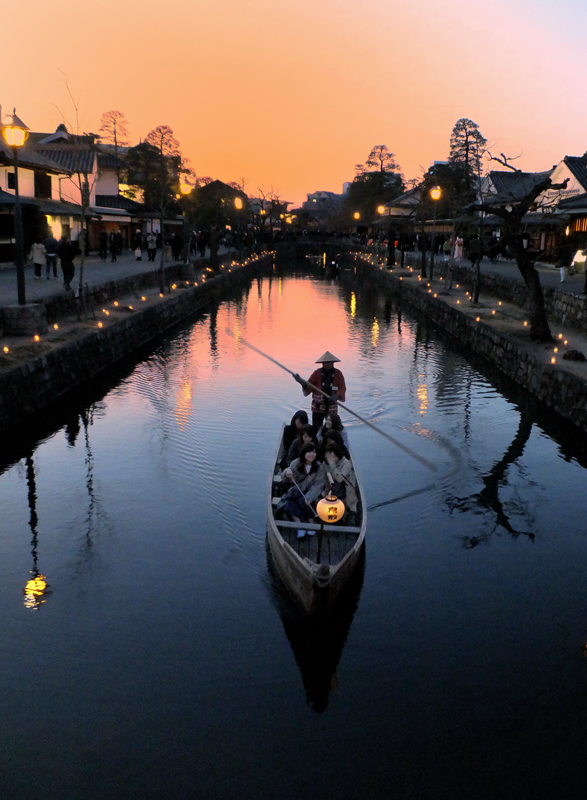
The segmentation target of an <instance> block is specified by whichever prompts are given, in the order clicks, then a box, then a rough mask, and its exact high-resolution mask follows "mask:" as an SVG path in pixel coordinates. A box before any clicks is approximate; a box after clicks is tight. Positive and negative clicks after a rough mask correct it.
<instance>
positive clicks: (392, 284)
mask: <svg viewBox="0 0 587 800" xmlns="http://www.w3.org/2000/svg"><path fill="white" fill-rule="evenodd" d="M365 269H366V270H368V273H369V274H370V277H371V279H372V281H373V283H374V284H377V285H380V286H382V288H384V289H387V290H389V291H390V292H392V293H393V294H395V295H396V296H400V297H401V298H402V299H403V300H405V302H406V303H407V304H409V305H410V306H412V307H413V308H415V309H417V310H418V311H420V312H422V313H423V314H425V315H426V316H427V317H428V318H429V319H431V320H432V321H433V322H435V323H436V324H438V325H439V326H440V327H441V328H442V329H443V330H444V331H446V332H447V333H449V334H450V335H452V336H454V337H456V338H457V339H458V340H459V341H460V342H463V343H464V344H465V345H467V346H468V347H470V348H471V350H473V351H474V352H475V353H478V354H479V355H481V356H483V357H484V358H486V359H487V361H489V362H490V363H491V364H493V365H494V366H496V367H497V368H498V369H499V370H501V371H502V372H503V373H505V374H506V375H508V376H509V377H510V378H513V379H514V380H515V381H516V383H518V384H519V385H520V386H523V387H524V388H525V389H527V390H528V391H529V392H531V393H532V394H533V395H534V396H535V397H537V398H538V399H539V400H541V401H542V402H544V403H545V404H546V405H547V406H549V407H550V408H552V409H553V410H554V411H556V412H557V413H558V414H560V415H561V416H563V417H565V418H566V419H568V420H570V421H571V422H572V423H574V424H575V425H576V426H577V427H578V428H580V429H581V430H582V431H584V432H587V383H586V381H585V380H584V379H583V378H582V377H580V376H578V375H575V374H574V373H573V372H572V371H570V369H569V370H566V369H565V368H564V367H563V366H561V364H560V363H558V364H556V365H552V366H551V365H550V364H548V363H545V361H544V359H542V360H541V359H540V358H539V357H537V355H535V352H532V348H531V347H527V346H526V345H525V344H524V343H523V342H517V341H515V340H513V339H509V338H508V337H507V336H505V335H504V334H502V333H501V332H500V331H498V330H496V328H495V327H493V326H491V325H490V324H484V323H483V322H477V321H476V320H475V318H474V317H472V316H469V315H468V314H465V313H463V312H461V311H459V310H458V309H456V308H454V307H453V306H451V305H449V304H448V303H445V302H443V300H442V298H433V297H432V296H431V295H430V294H428V293H427V292H425V291H423V290H422V289H421V288H419V287H418V286H417V285H415V284H410V283H409V281H406V280H403V281H400V280H399V278H397V277H395V276H394V275H393V274H390V273H389V272H387V271H385V270H381V269H380V268H379V266H375V265H370V264H365ZM539 352H540V351H539Z"/></svg>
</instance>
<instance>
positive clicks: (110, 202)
mask: <svg viewBox="0 0 587 800" xmlns="http://www.w3.org/2000/svg"><path fill="white" fill-rule="evenodd" d="M94 208H122V209H124V210H125V211H137V212H138V211H145V206H144V205H143V204H142V203H137V201H136V200H129V198H128V197H123V196H122V195H121V194H118V195H116V194H112V195H110V194H97V195H96V204H95V206H94Z"/></svg>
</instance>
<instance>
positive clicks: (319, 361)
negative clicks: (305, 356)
mask: <svg viewBox="0 0 587 800" xmlns="http://www.w3.org/2000/svg"><path fill="white" fill-rule="evenodd" d="M325 361H326V362H328V361H340V358H337V357H336V356H333V355H332V353H331V352H330V350H327V351H326V352H325V353H324V355H323V356H320V358H317V359H316V364H324V362H325Z"/></svg>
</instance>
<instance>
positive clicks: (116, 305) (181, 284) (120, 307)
mask: <svg viewBox="0 0 587 800" xmlns="http://www.w3.org/2000/svg"><path fill="white" fill-rule="evenodd" d="M268 255H273V251H270V250H263V251H262V252H261V253H258V254H255V255H253V256H250V257H249V258H246V259H245V260H244V261H242V262H239V261H231V262H230V266H229V267H227V266H226V265H224V264H221V265H220V269H221V270H228V272H232V269H233V267H244V266H246V265H247V264H252V263H254V262H255V261H258V260H259V259H260V258H263V257H265V256H268ZM205 271H206V272H208V273H210V272H212V269H211V268H210V267H206V270H205ZM206 277H209V276H207V275H205V274H203V275H202V277H201V278H200V281H183V280H182V281H177V282H176V283H172V284H171V285H170V287H169V290H170V292H173V291H176V290H178V289H185V288H186V287H188V286H198V285H200V283H201V284H202V285H203V284H205V283H206ZM158 296H159V297H160V298H162V297H165V295H164V294H163V292H158ZM141 302H143V303H145V302H147V297H146V295H142V296H141ZM112 310H116V311H121V312H122V311H135V310H136V309H135V307H134V306H132V305H128V304H125V303H122V304H121V303H120V302H119V301H118V300H114V301H113V303H112V309H110V310H109V309H108V308H103V309H102V314H104V316H105V317H109V316H110V313H111V311H112ZM94 316H95V314H94ZM52 327H53V330H55V331H57V330H59V325H58V324H57V323H55V324H54V325H53V326H52ZM96 327H97V328H103V327H104V322H102V321H99V320H98V321H97V322H96ZM32 341H33V343H34V342H40V341H41V336H40V335H39V334H37V333H36V334H35V335H34V336H33V338H32ZM3 352H4V353H10V348H9V347H4V348H3Z"/></svg>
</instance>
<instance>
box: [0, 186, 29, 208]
mask: <svg viewBox="0 0 587 800" xmlns="http://www.w3.org/2000/svg"><path fill="white" fill-rule="evenodd" d="M20 204H21V206H34V205H35V204H34V203H33V202H31V200H30V198H28V197H21V198H20ZM13 205H14V195H13V194H10V192H5V191H4V189H0V206H13Z"/></svg>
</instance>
